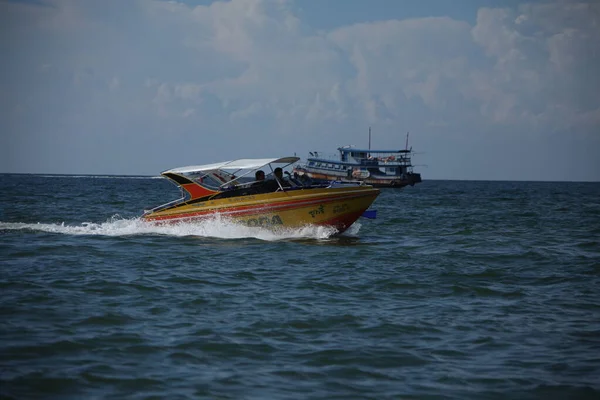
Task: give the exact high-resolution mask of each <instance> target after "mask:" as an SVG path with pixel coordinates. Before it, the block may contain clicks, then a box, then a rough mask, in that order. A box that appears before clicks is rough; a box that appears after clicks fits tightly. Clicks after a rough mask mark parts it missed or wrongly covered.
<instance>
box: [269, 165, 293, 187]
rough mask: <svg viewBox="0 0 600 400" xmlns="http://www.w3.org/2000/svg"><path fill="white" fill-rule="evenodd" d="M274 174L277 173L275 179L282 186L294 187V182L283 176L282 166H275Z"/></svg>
mask: <svg viewBox="0 0 600 400" xmlns="http://www.w3.org/2000/svg"><path fill="white" fill-rule="evenodd" d="M273 175H275V179H276V180H277V181H278V182H279V183H280V184H281V186H282V187H284V188H286V187H292V184H291V183H290V182H289V181H287V180H285V179H284V178H283V170H282V169H281V168H280V167H277V168H275V171H273Z"/></svg>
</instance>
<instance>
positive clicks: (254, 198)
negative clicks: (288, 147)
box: [143, 157, 380, 233]
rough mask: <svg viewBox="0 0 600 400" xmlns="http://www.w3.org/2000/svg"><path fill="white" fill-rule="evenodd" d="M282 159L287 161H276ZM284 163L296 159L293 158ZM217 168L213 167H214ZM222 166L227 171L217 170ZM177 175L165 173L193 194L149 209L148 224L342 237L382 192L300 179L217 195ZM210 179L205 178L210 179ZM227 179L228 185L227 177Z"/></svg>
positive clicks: (242, 187)
mask: <svg viewBox="0 0 600 400" xmlns="http://www.w3.org/2000/svg"><path fill="white" fill-rule="evenodd" d="M280 160H282V159H275V161H280ZM284 160H285V161H290V160H297V158H294V157H288V158H285V159H284ZM245 161H247V160H245ZM251 161H252V160H251ZM261 161H264V159H261ZM259 164H260V162H255V163H248V162H246V164H245V166H247V165H252V166H256V165H259ZM231 165H233V166H236V165H241V164H240V163H239V162H237V163H235V162H231V163H230V164H228V165H227V167H230V166H231ZM213 167H214V165H212V166H211V168H213ZM221 168H224V167H222V166H220V167H218V169H221ZM196 169H200V170H202V171H204V172H206V169H202V168H200V167H196ZM172 171H173V170H172ZM172 171H166V172H165V173H163V175H164V176H166V177H167V178H170V179H171V180H172V181H175V182H176V183H177V184H178V185H179V186H180V187H182V188H183V189H185V191H186V192H187V194H188V195H187V196H185V197H184V198H182V199H180V200H178V201H175V202H171V203H168V204H166V205H163V206H160V207H156V208H155V209H153V210H149V211H147V212H146V213H145V214H144V215H143V218H144V219H145V220H146V221H151V222H154V223H177V222H193V221H201V220H206V219H210V218H221V219H226V220H231V221H233V222H235V223H239V224H243V225H246V226H250V227H263V228H269V229H275V230H276V229H281V228H297V227H303V226H307V225H319V226H330V227H333V228H335V229H336V230H337V231H338V232H340V233H341V232H343V231H345V230H346V229H348V227H350V226H351V225H352V224H353V223H354V222H355V221H356V220H357V219H358V218H360V217H361V215H362V214H363V213H364V212H365V210H367V209H368V208H369V206H370V205H371V204H372V203H373V201H375V199H376V198H377V196H378V195H379V193H380V192H379V190H378V189H375V188H373V187H372V186H369V185H365V184H360V183H356V182H355V183H340V182H328V183H326V184H324V183H319V184H308V185H305V184H302V183H300V182H299V181H295V183H294V184H292V183H289V184H288V185H287V186H281V187H279V188H276V190H275V191H267V192H264V191H263V190H262V189H261V190H257V189H256V187H255V186H252V185H249V184H241V185H237V186H235V187H233V188H229V189H223V190H215V191H213V190H211V189H208V190H207V189H206V188H207V186H206V185H205V183H200V182H199V180H194V179H189V178H188V177H185V174H183V173H181V171H187V170H186V169H181V170H175V172H172ZM206 176H207V175H204V177H205V178H204V179H201V180H202V181H205V180H206ZM221 177H225V175H224V174H223V173H221V174H220V175H219V178H221ZM232 179H235V177H234V178H232ZM223 180H224V181H227V179H226V178H224V179H223Z"/></svg>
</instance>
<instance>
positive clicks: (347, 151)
mask: <svg viewBox="0 0 600 400" xmlns="http://www.w3.org/2000/svg"><path fill="white" fill-rule="evenodd" d="M338 150H339V151H343V152H345V153H349V152H354V153H371V154H373V153H410V150H368V149H355V148H354V147H338Z"/></svg>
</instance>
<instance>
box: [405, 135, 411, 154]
mask: <svg viewBox="0 0 600 400" xmlns="http://www.w3.org/2000/svg"><path fill="white" fill-rule="evenodd" d="M409 133H410V132H406V146H405V148H404V149H405V150H408V134H409Z"/></svg>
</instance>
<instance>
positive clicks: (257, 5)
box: [0, 0, 600, 181]
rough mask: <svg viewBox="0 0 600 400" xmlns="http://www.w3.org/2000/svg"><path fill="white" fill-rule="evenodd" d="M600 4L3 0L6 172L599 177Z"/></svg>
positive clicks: (0, 54) (1, 152) (1, 142)
mask: <svg viewBox="0 0 600 400" xmlns="http://www.w3.org/2000/svg"><path fill="white" fill-rule="evenodd" d="M599 71H600V2H598V1H590V2H586V1H581V2H580V1H567V0H556V1H536V2H522V1H512V0H504V1H499V0H479V1H475V0H461V1H448V0H402V1H400V0H369V1H366V0H296V1H293V0H230V1H208V0H206V1H192V0H189V1H182V0H180V1H163V0H131V1H121V0H104V1H99V0H21V1H19V0H11V1H8V0H0V173H49V174H117V175H158V174H159V173H160V172H161V171H164V170H167V169H170V168H175V167H180V166H185V165H196V164H208V163H212V162H219V161H225V160H231V159H236V158H266V157H282V156H288V155H294V154H296V155H297V156H299V157H301V158H303V159H305V158H306V156H308V152H309V151H313V150H317V151H320V152H323V153H328V154H335V153H336V152H337V150H336V149H337V148H338V147H339V146H344V145H355V146H357V147H362V148H366V147H368V143H369V142H368V141H369V133H368V132H369V128H371V132H372V133H371V148H374V149H388V148H394V149H400V148H404V146H405V140H406V135H407V132H410V135H409V147H412V148H413V150H414V151H415V154H414V156H413V163H414V164H415V171H417V172H420V173H421V174H422V177H423V179H424V180H428V179H467V180H541V181H600V72H599Z"/></svg>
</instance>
